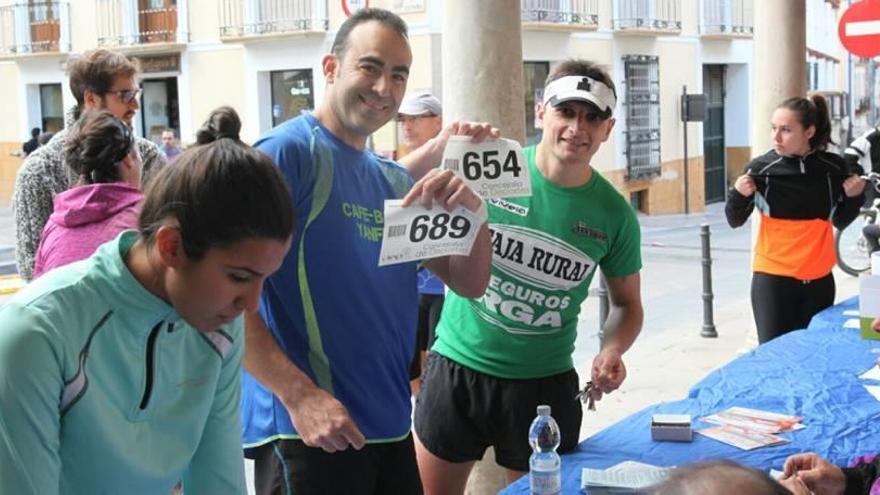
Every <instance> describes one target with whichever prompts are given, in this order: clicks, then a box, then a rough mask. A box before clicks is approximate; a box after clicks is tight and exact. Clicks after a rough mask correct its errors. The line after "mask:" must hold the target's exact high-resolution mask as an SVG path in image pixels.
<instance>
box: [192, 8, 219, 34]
mask: <svg viewBox="0 0 880 495" xmlns="http://www.w3.org/2000/svg"><path fill="white" fill-rule="evenodd" d="M187 1H188V2H189V6H188V7H189V13H188V14H189V33H190V40H191V41H216V40H218V39H219V38H220V13H219V9H220V2H219V1H218V0H187Z"/></svg>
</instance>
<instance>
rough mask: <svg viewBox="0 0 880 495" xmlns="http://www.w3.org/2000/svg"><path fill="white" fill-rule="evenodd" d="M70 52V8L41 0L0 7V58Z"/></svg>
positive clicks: (63, 1)
mask: <svg viewBox="0 0 880 495" xmlns="http://www.w3.org/2000/svg"><path fill="white" fill-rule="evenodd" d="M69 51H70V5H69V3H68V1H67V0H42V1H31V2H27V3H17V4H13V5H7V6H5V7H0V56H4V55H29V54H37V53H53V52H62V53H63V52H69Z"/></svg>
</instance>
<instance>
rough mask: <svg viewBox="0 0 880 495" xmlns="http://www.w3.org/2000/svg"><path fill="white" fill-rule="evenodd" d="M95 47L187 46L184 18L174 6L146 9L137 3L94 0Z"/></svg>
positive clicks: (145, 4) (147, 7)
mask: <svg viewBox="0 0 880 495" xmlns="http://www.w3.org/2000/svg"><path fill="white" fill-rule="evenodd" d="M95 4H96V7H97V20H98V45H100V46H108V47H125V46H135V45H142V44H149V43H186V42H187V38H188V36H187V33H186V31H185V29H181V27H183V26H185V25H186V22H185V18H186V17H185V16H184V15H182V12H181V11H180V10H179V7H178V6H177V5H170V6H166V7H156V8H152V7H149V5H151V4H150V3H146V2H138V1H137V0H96V1H95Z"/></svg>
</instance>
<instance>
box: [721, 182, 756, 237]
mask: <svg viewBox="0 0 880 495" xmlns="http://www.w3.org/2000/svg"><path fill="white" fill-rule="evenodd" d="M753 209H755V195H754V194H752V195H751V196H749V197H746V196H743V195H742V194H740V193H739V191H737V190H736V189H734V188H732V187H731V188H730V190H729V191H728V192H727V203H725V204H724V214H725V215H727V223H728V225H730V226H731V227H733V228H737V227H739V226H741V225H742V224H744V223H746V220H748V219H749V216H750V215H751V214H752V210H753Z"/></svg>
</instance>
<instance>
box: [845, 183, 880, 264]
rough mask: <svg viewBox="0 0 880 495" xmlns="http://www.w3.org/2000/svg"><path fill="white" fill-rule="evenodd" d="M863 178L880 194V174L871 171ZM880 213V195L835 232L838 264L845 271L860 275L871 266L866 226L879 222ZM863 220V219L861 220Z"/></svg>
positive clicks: (869, 244)
mask: <svg viewBox="0 0 880 495" xmlns="http://www.w3.org/2000/svg"><path fill="white" fill-rule="evenodd" d="M862 178H863V179H865V180H866V181H868V182H869V183H871V184H872V185H873V187H874V190H875V191H877V192H878V194H880V174H878V173H877V172H871V173H870V174H868V175H863V176H862ZM878 213H880V197H877V198H875V199H874V200H873V201H872V202H871V206H863V207H862V209H861V211H860V212H859V216H857V217H856V219H855V220H853V221H852V222H851V223H850V224H849V225H848V226H846V227H845V228H844V229H843V230H835V232H834V250H835V251H836V253H837V266H839V267H840V269H841V270H843V271H844V272H846V273H848V274H850V275H853V276H858V275H859V274H860V273H863V272H866V271H868V270H869V269H870V268H871V243H870V242H869V241H868V239H866V238H865V234H864V232H863V231H864V228H865V227H866V226H868V225H875V224H877V216H878ZM860 220H861V221H860Z"/></svg>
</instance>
